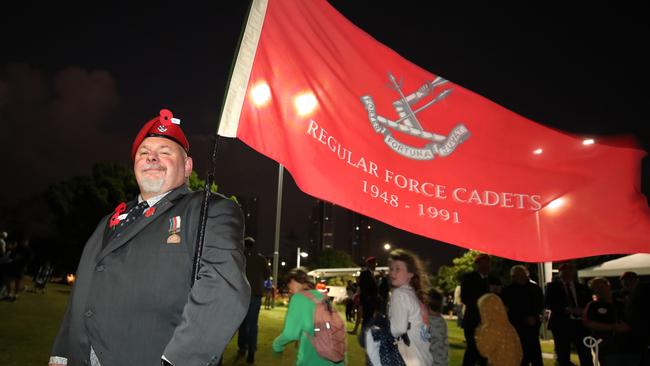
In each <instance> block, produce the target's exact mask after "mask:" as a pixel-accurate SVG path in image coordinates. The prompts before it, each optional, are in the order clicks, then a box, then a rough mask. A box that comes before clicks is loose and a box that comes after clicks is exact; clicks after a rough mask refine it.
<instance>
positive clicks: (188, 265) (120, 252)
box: [49, 109, 250, 366]
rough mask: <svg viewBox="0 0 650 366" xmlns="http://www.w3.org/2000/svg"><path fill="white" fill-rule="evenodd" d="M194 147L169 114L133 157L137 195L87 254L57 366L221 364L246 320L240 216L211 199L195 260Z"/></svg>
mask: <svg viewBox="0 0 650 366" xmlns="http://www.w3.org/2000/svg"><path fill="white" fill-rule="evenodd" d="M188 151H189V144H188V142H187V139H186V138H185V135H184V134H183V132H182V130H181V129H180V120H178V119H175V118H173V115H172V113H171V112H170V111H168V110H165V109H164V110H162V111H160V115H159V116H158V117H156V118H154V119H152V120H151V121H149V122H147V123H146V124H145V125H144V127H143V128H142V129H141V130H140V133H138V135H137V136H136V138H135V141H134V143H133V147H132V150H131V157H132V158H133V160H134V164H133V170H134V173H135V178H136V181H137V183H138V186H139V187H140V195H139V196H138V197H137V198H135V199H134V200H132V201H131V202H129V203H128V204H126V203H121V204H120V205H118V207H117V208H116V209H115V211H114V212H113V214H109V215H107V216H106V217H104V218H103V219H102V220H101V221H100V222H99V225H98V226H97V228H96V229H95V232H94V233H93V234H92V235H91V236H90V238H89V239H88V242H87V243H86V245H85V247H84V251H83V254H82V255H81V260H80V262H79V267H78V269H77V272H76V276H77V277H76V280H75V284H74V288H73V290H72V294H71V296H70V300H69V303H68V308H67V310H66V312H65V315H64V318H63V321H62V322H61V327H60V329H59V333H58V334H57V336H56V338H55V340H54V345H53V347H52V353H51V355H52V357H51V358H50V362H49V365H50V366H53V365H54V366H58V365H70V366H77V365H101V366H125V365H160V364H161V363H162V364H163V365H173V366H190V365H215V364H217V362H218V360H219V358H220V357H221V354H222V353H223V351H224V349H225V347H226V345H227V344H228V342H229V341H230V339H231V338H232V336H233V335H234V333H235V331H236V330H237V328H238V327H239V325H240V324H241V321H242V319H244V316H245V315H246V311H247V309H248V304H249V299H250V287H249V285H248V282H247V280H246V276H245V272H244V262H245V259H244V254H243V248H242V245H243V243H242V242H243V234H244V227H243V215H242V212H241V209H240V207H239V206H238V205H237V203H235V202H234V201H233V200H230V199H227V198H225V197H223V196H221V195H216V194H214V195H211V197H210V199H209V201H208V207H207V223H206V229H205V235H204V247H203V253H202V260H201V262H200V267H199V270H198V279H197V280H196V281H193V276H192V274H193V258H194V252H195V244H196V240H197V236H198V227H199V221H200V220H199V219H200V217H201V215H200V212H201V206H202V203H203V196H204V194H203V192H192V191H190V190H189V188H188V187H187V179H188V177H189V176H190V174H191V172H192V159H191V158H190V157H189V156H188V155H187V154H188Z"/></svg>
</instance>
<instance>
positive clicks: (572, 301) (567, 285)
mask: <svg viewBox="0 0 650 366" xmlns="http://www.w3.org/2000/svg"><path fill="white" fill-rule="evenodd" d="M572 285H573V283H571V282H569V283H565V284H564V288H565V289H566V296H567V298H568V299H569V306H571V307H573V308H575V307H576V306H577V305H578V304H576V299H575V298H574V297H573V289H572V288H571V286H572Z"/></svg>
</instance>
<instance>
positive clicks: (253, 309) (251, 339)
mask: <svg viewBox="0 0 650 366" xmlns="http://www.w3.org/2000/svg"><path fill="white" fill-rule="evenodd" d="M260 306H262V297H261V296H252V295H251V302H250V304H249V306H248V313H247V314H246V317H245V318H244V321H243V322H242V323H241V325H240V326H239V334H238V335H237V346H238V347H239V349H240V350H242V351H248V353H249V354H250V353H255V351H256V350H257V319H258V318H259V316H260Z"/></svg>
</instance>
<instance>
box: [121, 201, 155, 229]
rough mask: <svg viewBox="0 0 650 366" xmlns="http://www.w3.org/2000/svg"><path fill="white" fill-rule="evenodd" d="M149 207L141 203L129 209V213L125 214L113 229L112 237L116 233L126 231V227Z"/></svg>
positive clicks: (145, 202)
mask: <svg viewBox="0 0 650 366" xmlns="http://www.w3.org/2000/svg"><path fill="white" fill-rule="evenodd" d="M148 207H149V204H148V203H147V201H142V202H140V203H138V204H137V205H135V206H133V207H131V209H130V210H129V212H127V213H126V217H125V218H124V219H122V220H121V221H120V223H119V224H118V225H117V227H115V231H114V233H113V234H114V235H117V234H118V233H121V232H122V231H124V229H126V227H127V226H129V225H130V224H131V223H133V221H135V220H136V219H137V218H138V217H140V216H142V213H143V212H144V210H146V209H147V208H148Z"/></svg>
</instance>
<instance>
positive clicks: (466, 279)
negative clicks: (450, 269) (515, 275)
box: [460, 254, 501, 366]
mask: <svg viewBox="0 0 650 366" xmlns="http://www.w3.org/2000/svg"><path fill="white" fill-rule="evenodd" d="M474 268H475V269H474V271H472V272H470V273H467V274H465V275H464V276H463V278H462V280H461V283H460V298H461V301H462V302H463V304H465V314H464V316H463V332H464V333H465V342H467V348H466V349H465V354H464V355H463V366H470V365H471V366H473V365H476V363H478V364H480V365H486V363H487V360H486V359H485V358H484V357H482V356H481V355H480V354H479V352H478V349H477V348H476V340H475V339H474V334H475V332H476V327H478V325H479V323H480V322H481V317H480V315H479V311H478V299H479V298H480V297H481V296H483V295H484V294H486V293H488V292H492V293H499V292H500V291H501V281H500V280H499V278H498V277H496V276H493V275H491V274H490V256H489V255H487V254H479V255H478V256H476V258H474Z"/></svg>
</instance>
